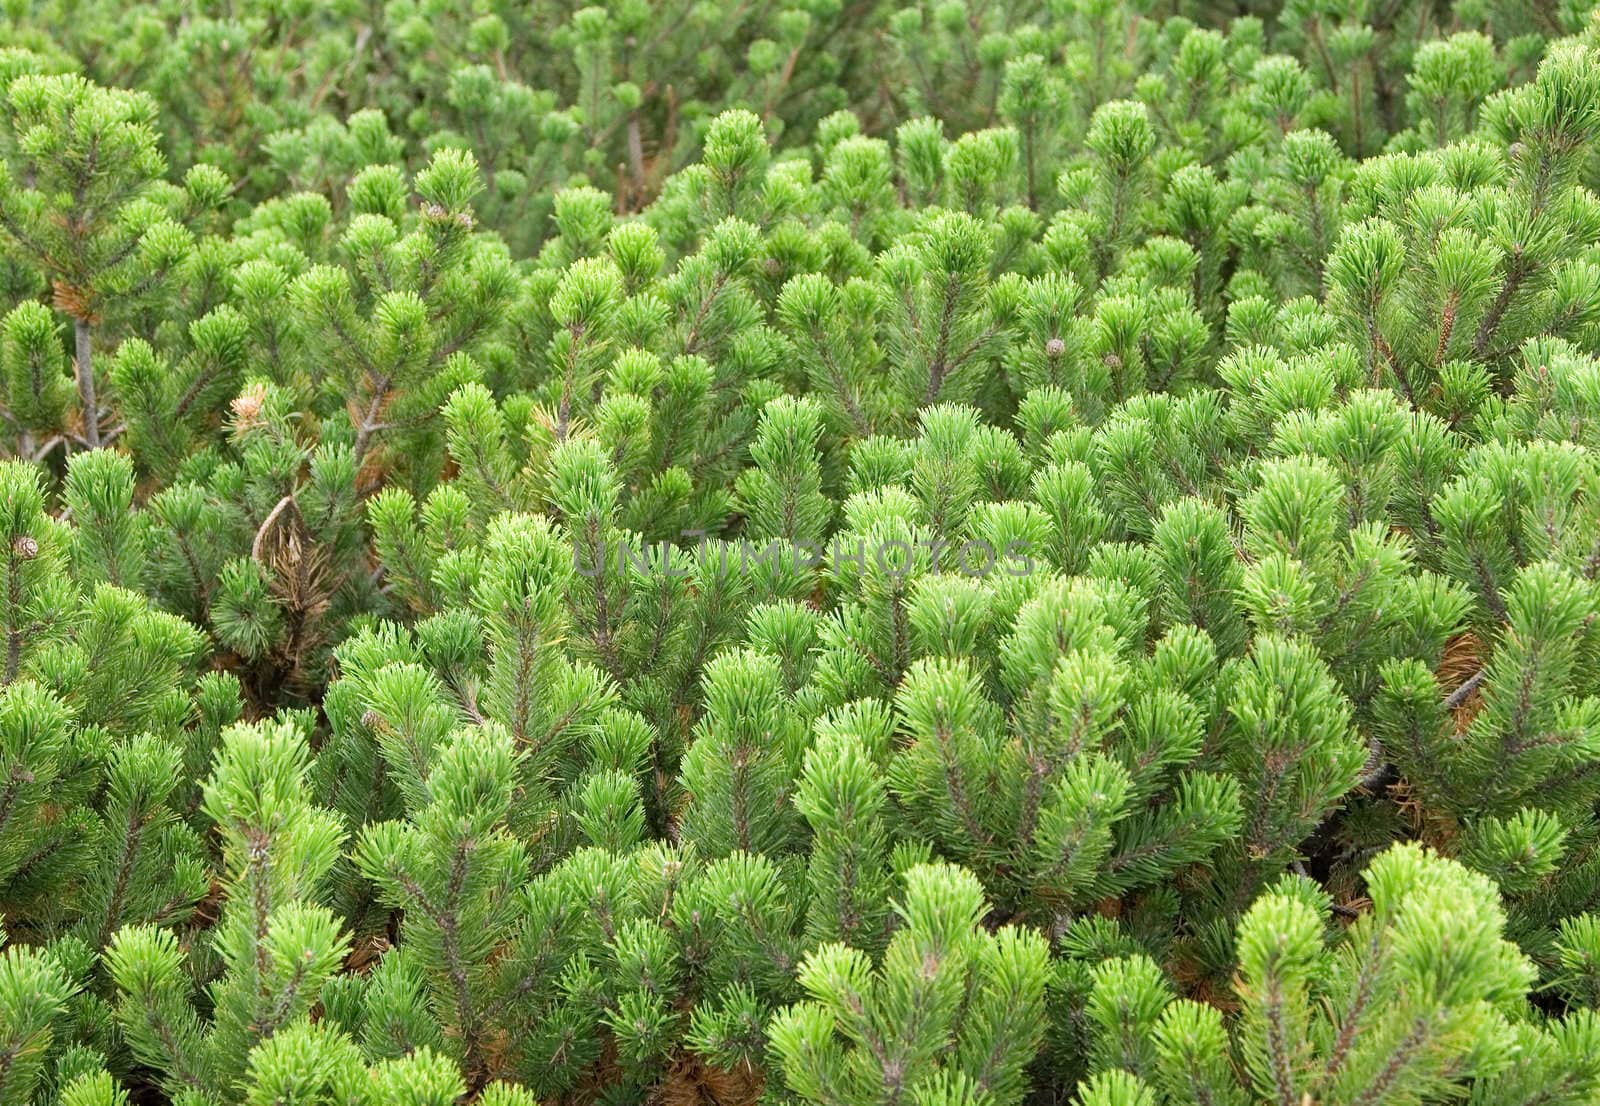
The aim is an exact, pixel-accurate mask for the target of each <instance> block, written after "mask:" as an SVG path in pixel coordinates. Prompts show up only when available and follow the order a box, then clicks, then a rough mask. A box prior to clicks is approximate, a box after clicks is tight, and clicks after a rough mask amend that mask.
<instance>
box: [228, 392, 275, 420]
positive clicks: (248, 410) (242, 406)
mask: <svg viewBox="0 0 1600 1106" xmlns="http://www.w3.org/2000/svg"><path fill="white" fill-rule="evenodd" d="M266 402H267V389H266V386H265V385H262V384H252V385H251V386H250V387H248V388H246V389H245V390H244V391H242V392H240V393H239V394H238V395H237V396H235V397H234V398H233V403H232V404H231V406H232V407H233V420H234V423H235V424H236V425H237V426H238V427H239V429H241V430H242V429H244V428H245V427H247V426H249V425H250V424H251V423H253V422H255V421H256V416H258V415H260V414H261V408H262V407H264V406H265V405H266Z"/></svg>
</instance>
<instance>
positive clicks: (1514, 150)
mask: <svg viewBox="0 0 1600 1106" xmlns="http://www.w3.org/2000/svg"><path fill="white" fill-rule="evenodd" d="M1506 152H1507V153H1509V154H1510V155H1511V160H1512V161H1516V160H1517V159H1518V158H1520V157H1522V155H1523V154H1525V153H1527V152H1528V148H1527V147H1526V146H1524V145H1523V144H1522V143H1520V142H1513V143H1512V144H1511V149H1510V150H1508V151H1506Z"/></svg>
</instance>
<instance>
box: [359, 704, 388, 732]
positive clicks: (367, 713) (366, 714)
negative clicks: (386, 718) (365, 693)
mask: <svg viewBox="0 0 1600 1106" xmlns="http://www.w3.org/2000/svg"><path fill="white" fill-rule="evenodd" d="M361 724H362V725H363V726H365V727H366V728H367V729H369V730H375V729H377V728H378V727H379V726H381V725H383V715H381V714H379V713H378V712H377V711H375V710H372V709H370V708H369V709H367V710H364V711H362V712H361Z"/></svg>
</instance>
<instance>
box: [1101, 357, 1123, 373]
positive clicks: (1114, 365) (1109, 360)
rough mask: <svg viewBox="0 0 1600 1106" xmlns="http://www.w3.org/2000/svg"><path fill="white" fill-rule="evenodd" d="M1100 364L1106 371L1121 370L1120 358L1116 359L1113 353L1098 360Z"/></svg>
mask: <svg viewBox="0 0 1600 1106" xmlns="http://www.w3.org/2000/svg"><path fill="white" fill-rule="evenodd" d="M1100 363H1101V364H1102V365H1104V366H1105V367H1106V368H1108V369H1120V368H1122V358H1120V357H1118V356H1117V355H1116V354H1114V353H1108V354H1106V355H1105V356H1104V357H1102V358H1100Z"/></svg>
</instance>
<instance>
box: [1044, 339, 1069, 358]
mask: <svg viewBox="0 0 1600 1106" xmlns="http://www.w3.org/2000/svg"><path fill="white" fill-rule="evenodd" d="M1066 352H1067V343H1065V342H1063V341H1062V340H1061V339H1060V338H1052V339H1050V340H1049V341H1048V342H1046V343H1045V344H1044V355H1045V356H1046V357H1048V358H1050V360H1052V361H1054V360H1055V359H1056V358H1057V357H1060V356H1061V355H1062V354H1063V353H1066Z"/></svg>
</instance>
